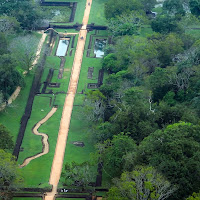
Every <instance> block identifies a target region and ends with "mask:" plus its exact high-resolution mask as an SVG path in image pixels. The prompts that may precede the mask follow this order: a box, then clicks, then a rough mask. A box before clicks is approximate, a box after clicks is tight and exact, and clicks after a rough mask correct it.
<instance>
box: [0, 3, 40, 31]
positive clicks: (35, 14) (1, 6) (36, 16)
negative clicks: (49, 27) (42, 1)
mask: <svg viewBox="0 0 200 200" xmlns="http://www.w3.org/2000/svg"><path fill="white" fill-rule="evenodd" d="M0 15H8V16H12V17H15V18H16V19H17V21H18V22H19V23H20V25H21V27H22V28H23V29H29V30H33V29H35V28H36V27H38V26H39V25H40V20H41V18H42V12H41V10H40V8H39V7H38V6H37V4H36V3H35V2H33V1H31V0H27V1H23V0H19V1H16V0H8V1H7V0H1V1H0Z"/></svg>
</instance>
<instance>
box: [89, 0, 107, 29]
mask: <svg viewBox="0 0 200 200" xmlns="http://www.w3.org/2000/svg"><path fill="white" fill-rule="evenodd" d="M106 1H107V0H93V1H92V8H91V11H90V18H89V22H88V23H89V24H90V23H95V25H104V26H106V25H107V20H106V18H105V15H104V3H105V2H106Z"/></svg>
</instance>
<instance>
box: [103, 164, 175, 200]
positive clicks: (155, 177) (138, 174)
mask: <svg viewBox="0 0 200 200" xmlns="http://www.w3.org/2000/svg"><path fill="white" fill-rule="evenodd" d="M113 182H114V184H115V186H113V187H111V188H110V190H109V192H108V193H107V198H106V199H107V200H135V199H146V200H156V199H157V200H158V199H159V200H164V199H166V198H168V197H169V196H170V195H171V194H172V193H173V192H174V191H175V187H172V186H171V184H170V183H169V182H168V181H167V180H165V178H164V177H163V176H162V175H160V174H159V173H158V172H157V171H156V170H155V169H154V168H152V167H136V168H135V169H134V170H133V171H131V172H124V173H123V174H122V175H121V178H120V179H113Z"/></svg>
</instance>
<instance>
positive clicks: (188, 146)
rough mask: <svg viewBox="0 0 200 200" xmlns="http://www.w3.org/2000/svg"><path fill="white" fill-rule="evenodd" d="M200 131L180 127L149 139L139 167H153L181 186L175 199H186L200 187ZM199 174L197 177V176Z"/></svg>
mask: <svg viewBox="0 0 200 200" xmlns="http://www.w3.org/2000/svg"><path fill="white" fill-rule="evenodd" d="M199 142H200V127H199V125H192V124H190V123H184V122H181V123H176V124H173V125H169V126H167V127H166V128H165V129H164V130H158V131H156V132H155V133H152V134H151V135H149V136H148V137H147V138H145V139H144V140H143V141H142V143H141V145H140V146H139V151H138V159H137V164H149V165H151V166H154V167H156V168H157V170H159V171H160V172H162V174H163V175H165V176H166V178H168V179H169V180H170V182H171V183H172V184H177V185H178V190H177V192H176V194H175V195H174V198H175V199H183V198H184V197H186V196H188V195H189V194H191V192H192V191H198V189H199V187H200V181H199V178H198V177H199V175H200V169H199V166H200V154H199V150H200V143H199ZM194 171H195V173H193V172H194Z"/></svg>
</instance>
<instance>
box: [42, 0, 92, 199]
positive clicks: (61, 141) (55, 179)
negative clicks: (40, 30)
mask: <svg viewBox="0 0 200 200" xmlns="http://www.w3.org/2000/svg"><path fill="white" fill-rule="evenodd" d="M91 5H92V0H87V2H86V7H85V12H84V17H83V22H82V28H81V30H80V32H79V38H78V43H77V47H76V53H75V57H74V63H73V67H72V72H71V77H70V83H69V87H68V92H67V96H66V98H65V103H64V107H63V112H62V118H61V122H60V129H59V133H58V138H57V144H56V148H55V154H54V159H53V163H52V167H51V174H50V180H49V183H50V184H51V185H52V186H53V189H52V192H49V193H46V196H45V200H54V199H55V194H56V193H57V186H58V183H59V180H60V175H61V172H62V166H63V159H64V155H65V147H66V142H67V137H68V131H69V126H70V120H71V114H72V109H73V103H74V97H75V94H76V90H77V86H78V80H79V74H80V70H81V63H82V58H83V52H84V46H85V41H86V36H87V30H86V27H87V24H88V20H89V15H90V8H91Z"/></svg>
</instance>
